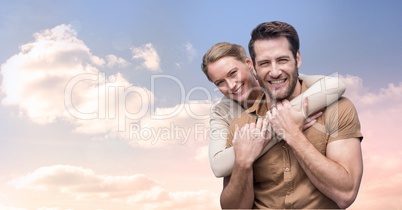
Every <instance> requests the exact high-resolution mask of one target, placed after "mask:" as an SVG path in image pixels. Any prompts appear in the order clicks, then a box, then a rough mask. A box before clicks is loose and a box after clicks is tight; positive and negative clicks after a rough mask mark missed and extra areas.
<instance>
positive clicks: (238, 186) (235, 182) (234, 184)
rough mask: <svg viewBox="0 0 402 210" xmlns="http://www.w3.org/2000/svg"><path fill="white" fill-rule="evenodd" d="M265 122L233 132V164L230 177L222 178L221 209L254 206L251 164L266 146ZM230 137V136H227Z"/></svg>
mask: <svg viewBox="0 0 402 210" xmlns="http://www.w3.org/2000/svg"><path fill="white" fill-rule="evenodd" d="M267 124H268V122H267V120H266V119H261V118H260V119H258V120H257V123H250V124H246V125H244V126H243V127H242V128H241V129H240V130H239V129H238V128H236V129H235V131H234V138H233V148H234V151H235V164H234V168H233V172H232V175H231V176H227V177H225V178H224V184H223V191H222V194H221V198H220V201H221V207H222V208H223V209H231V208H236V209H239V208H240V209H250V208H252V207H253V204H254V182H253V163H254V161H255V160H256V159H257V158H258V156H259V155H260V153H261V151H262V149H263V148H264V147H265V146H266V145H267V143H268V142H269V140H268V139H270V134H269V132H267ZM229 137H230V135H229Z"/></svg>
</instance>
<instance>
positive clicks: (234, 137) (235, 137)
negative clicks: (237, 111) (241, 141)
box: [233, 124, 239, 144]
mask: <svg viewBox="0 0 402 210" xmlns="http://www.w3.org/2000/svg"><path fill="white" fill-rule="evenodd" d="M238 135H239V126H238V125H237V124H236V125H235V132H234V135H233V144H234V143H235V142H236V139H237V137H238Z"/></svg>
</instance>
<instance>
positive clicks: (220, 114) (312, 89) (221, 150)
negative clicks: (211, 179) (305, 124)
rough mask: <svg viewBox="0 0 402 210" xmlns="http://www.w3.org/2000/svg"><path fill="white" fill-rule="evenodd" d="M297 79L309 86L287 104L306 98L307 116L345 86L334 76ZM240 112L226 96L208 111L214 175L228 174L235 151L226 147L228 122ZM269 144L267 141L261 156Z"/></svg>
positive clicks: (231, 167) (230, 170)
mask: <svg viewBox="0 0 402 210" xmlns="http://www.w3.org/2000/svg"><path fill="white" fill-rule="evenodd" d="M300 78H302V79H303V81H304V82H306V85H307V86H308V87H309V88H308V89H307V90H306V91H305V92H304V93H303V94H301V95H299V96H298V97H296V98H294V99H293V100H292V101H291V102H290V103H291V104H292V105H293V106H294V107H296V106H301V102H302V98H305V97H308V103H309V104H308V110H307V115H311V114H313V113H316V112H317V111H319V110H321V109H323V108H325V107H327V106H329V105H330V104H332V103H333V102H335V101H336V100H338V98H339V97H341V96H342V95H343V93H344V92H345V89H346V86H345V84H344V83H343V82H342V81H341V80H339V78H338V77H324V76H307V75H301V76H300ZM243 112H244V109H243V108H242V107H241V106H240V105H239V104H237V103H235V102H234V101H232V100H230V99H228V98H222V100H221V101H220V102H219V103H218V104H216V105H214V106H213V108H212V110H211V119H210V141H209V160H210V165H211V169H212V171H213V173H214V174H215V176H216V177H225V176H228V175H230V174H231V173H232V170H233V166H234V162H235V153H234V150H233V147H230V148H226V140H227V135H228V132H229V125H230V123H231V122H232V121H233V120H234V119H235V118H237V117H239V116H240V114H241V113H243ZM273 145H274V144H268V145H267V147H266V148H264V149H263V152H262V153H261V155H262V154H264V153H265V152H267V151H268V150H269V149H270V148H271V147H272V146H273Z"/></svg>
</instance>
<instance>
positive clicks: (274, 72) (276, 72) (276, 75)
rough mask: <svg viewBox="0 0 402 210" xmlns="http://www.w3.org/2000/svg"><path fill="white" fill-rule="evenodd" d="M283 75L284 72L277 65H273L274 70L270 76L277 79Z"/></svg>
mask: <svg viewBox="0 0 402 210" xmlns="http://www.w3.org/2000/svg"><path fill="white" fill-rule="evenodd" d="M281 74H282V70H281V69H280V68H279V66H277V65H276V64H272V69H271V71H270V72H269V76H271V77H272V78H277V77H279V76H280V75H281Z"/></svg>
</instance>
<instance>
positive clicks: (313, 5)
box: [0, 0, 402, 209]
mask: <svg viewBox="0 0 402 210" xmlns="http://www.w3.org/2000/svg"><path fill="white" fill-rule="evenodd" d="M401 8H402V3H401V2H400V1H396V0H395V1H392V0H389V1H346V0H336V1H335V0H323V1H313V0H306V1H264V0H259V1H229V0H225V1H212V0H211V1H209V0H208V1H195V0H189V1H184V0H182V1H179V0H175V1H162V0H160V1H156V0H147V1H138V0H136V1H92V0H88V1H78V0H72V1H50V0H36V1H18V0H14V1H2V6H1V7H0V31H1V33H0V40H1V41H0V44H1V45H0V46H1V47H2V49H1V51H0V63H1V71H0V72H1V74H0V87H1V88H0V101H1V103H0V133H1V134H0V143H1V145H2V146H1V147H0V165H1V166H2V169H0V174H1V175H0V209H1V208H2V207H4V208H5V207H7V208H9V209H40V208H42V209H51V208H58V209H68V208H71V209H116V208H113V206H118V207H119V209H132V208H134V207H135V208H142V209H158V208H159V209H160V208H164V209H166V208H172V209H179V208H183V209H189V208H190V209H197V208H199V209H203V207H210V208H217V209H218V208H219V206H218V201H219V199H218V198H219V193H220V190H221V180H220V179H217V178H215V177H214V176H213V174H212V173H211V171H210V169H209V163H208V159H207V148H208V137H205V138H197V136H194V135H193V136H192V137H190V138H184V137H183V136H180V135H185V134H184V133H182V134H180V135H179V136H173V134H176V133H175V132H174V131H177V129H176V130H175V128H176V127H174V126H178V128H183V129H184V128H185V129H187V131H191V132H192V133H191V134H194V132H195V129H196V127H197V126H198V125H204V126H206V127H205V128H207V125H208V119H207V118H202V119H195V118H196V117H194V115H191V113H193V114H194V113H202V114H201V115H203V116H207V114H205V113H208V111H209V106H210V103H211V100H216V99H217V98H219V97H220V96H221V95H220V94H219V93H218V92H217V91H216V89H215V87H214V86H213V84H212V83H210V82H209V81H208V80H207V79H206V77H205V76H204V74H203V73H202V72H201V69H200V63H201V58H202V56H203V54H204V53H205V52H206V51H207V50H208V48H209V47H211V46H212V45H213V44H215V43H217V42H221V41H228V42H232V43H237V44H241V45H243V46H245V47H247V43H248V40H249V35H250V32H251V30H252V29H253V28H254V27H255V26H257V25H258V24H259V23H261V22H264V21H272V20H280V21H285V22H288V23H290V24H292V25H293V26H294V27H295V28H296V29H297V30H298V32H299V36H300V39H301V55H302V58H303V65H302V68H301V69H300V72H301V73H305V74H324V75H329V74H332V73H334V72H338V73H339V74H340V75H342V76H343V77H344V78H345V80H346V83H347V85H348V89H347V94H348V97H350V98H351V99H352V101H354V102H355V104H356V106H357V108H358V110H359V114H360V113H361V115H360V116H361V121H362V126H363V132H364V134H365V140H364V142H363V143H364V144H363V146H364V147H363V149H364V154H366V157H365V163H367V170H366V172H365V179H364V180H363V181H364V183H363V185H362V189H361V193H360V195H361V196H360V197H358V200H357V201H356V204H354V206H355V207H354V208H355V209H361V208H365V209H368V207H370V208H372V209H375V208H376V207H380V206H376V205H377V203H384V202H386V203H389V206H387V207H388V208H389V209H396V208H397V206H398V205H399V208H400V205H401V204H402V203H401V202H400V200H402V197H401V196H402V194H400V192H399V193H394V194H393V195H392V196H388V195H387V196H383V198H382V200H377V201H376V200H374V199H373V198H375V192H373V191H376V192H387V191H388V192H397V190H398V189H396V188H392V186H400V184H402V179H400V177H401V174H402V172H401V171H400V169H398V170H396V169H395V168H401V166H402V160H401V158H400V157H402V155H401V154H402V153H401V150H400V149H399V148H400V145H401V144H400V143H399V142H397V140H399V139H401V137H402V136H401V134H398V133H396V132H395V130H397V129H398V128H397V125H400V123H401V119H400V118H401V116H402V112H401V110H400V107H401V104H402V101H401V99H402V79H401V78H402V71H401V70H402V39H401V37H402V13H401V12H400V10H401ZM46 44H47V45H46ZM69 59H70V60H69ZM147 62H148V63H147ZM88 72H92V73H94V74H95V75H98V77H96V79H97V80H98V81H99V82H101V81H103V80H105V81H107V82H106V83H107V84H106V83H105V86H103V88H105V90H107V91H109V92H107V93H106V96H105V97H109V98H107V99H106V100H105V104H106V103H107V108H106V111H107V113H106V114H105V115H106V119H105V118H102V117H100V115H101V112H100V109H101V106H100V105H99V104H101V103H100V102H103V101H101V99H100V98H99V97H100V96H101V92H98V90H99V89H97V88H96V84H95V86H94V84H93V83H90V80H89V81H88V80H87V81H86V82H82V83H80V84H79V85H78V86H74V88H75V89H74V91H75V92H73V94H72V96H71V99H72V103H73V105H76V106H77V107H76V108H77V109H81V111H82V110H86V111H83V112H84V113H88V112H91V111H94V112H96V113H98V117H97V118H96V119H91V120H85V119H82V118H80V117H77V116H73V114H71V112H68V111H71V110H68V108H66V106H65V96H66V94H67V91H66V89H67V87H68V85H69V84H70V83H69V81H71V79H72V78H74V76H79V75H83V74H84V73H88ZM102 76H104V77H105V78H106V79H105V78H102ZM155 76H161V77H159V79H155ZM152 82H154V83H152ZM81 85H82V86H81ZM85 85H88V86H85ZM99 87H100V86H99ZM99 87H98V88H99ZM118 87H125V88H126V90H132V89H129V88H130V87H134V88H137V89H135V91H133V92H135V93H144V94H149V95H150V101H144V97H142V96H141V95H140V97H139V96H138V95H135V94H133V95H130V96H127V97H126V98H124V100H122V101H118V102H120V103H117V102H116V101H111V99H116V100H117V98H118V97H117V96H116V95H113V93H116V92H114V91H117V90H118ZM140 88H141V90H140ZM180 91H184V95H183V94H181V93H180ZM184 96H185V97H187V99H188V100H185V101H183V100H182V99H183V97H184ZM209 96H210V97H211V98H208V97H209ZM138 97H139V98H138ZM151 99H152V100H151ZM200 101H203V102H202V103H200ZM205 101H207V102H205ZM115 102H116V103H115ZM122 103H124V104H122ZM191 103H193V105H190V104H191ZM94 104H96V105H94ZM144 104H145V107H147V105H150V106H152V107H153V108H154V110H151V109H150V108H151V107H149V109H148V110H147V111H146V115H144V116H143V117H142V118H141V119H124V120H126V121H124V122H123V121H119V120H120V118H119V116H122V115H118V116H117V118H116V117H114V118H113V116H112V115H113V114H116V113H119V111H120V110H121V109H123V108H124V109H128V110H129V112H130V109H131V113H135V112H136V111H138V112H139V111H140V110H141V105H144ZM138 106H140V107H138ZM181 106H183V107H185V108H183V107H182V111H181V112H179V113H177V114H176V115H175V116H174V117H172V118H169V119H166V118H165V119H162V120H158V119H152V118H150V117H149V116H148V115H152V113H151V111H155V113H156V114H166V113H172V112H174V110H175V109H177V107H181ZM94 107H95V108H94ZM189 107H192V108H189ZM88 110H89V111H88ZM189 110H193V111H189ZM374 110H375V112H374ZM66 111H67V112H66ZM125 111H127V110H125ZM373 113H378V116H380V117H378V116H375V115H373ZM123 114H129V113H127V112H123ZM129 123H131V124H136V125H141V128H143V130H141V131H142V132H145V131H147V130H146V129H145V128H148V129H150V128H153V129H155V130H157V131H161V132H164V131H167V132H169V133H168V134H169V135H172V136H169V138H167V139H165V140H160V139H158V138H154V136H147V138H143V139H132V138H133V136H127V135H129V133H128V130H127V128H126V130H124V131H120V130H119V131H116V130H117V129H118V128H120V127H119V126H121V125H122V124H124V125H125V126H127V125H129ZM131 124H130V125H131ZM172 126H173V127H172ZM131 129H133V128H132V127H131ZM144 129H145V130H144ZM378 130H380V131H381V132H378ZM142 134H144V133H142ZM148 137H149V138H148ZM379 139H381V140H382V141H381V142H385V143H378V142H379ZM395 139H396V140H395ZM152 142H154V143H152ZM386 145H399V147H398V146H396V147H389V146H386ZM381 160H390V161H387V164H385V165H384V164H383V163H384V162H381ZM378 167H385V168H383V169H384V171H385V172H383V173H382V174H375V169H376V168H378ZM88 170H90V172H88ZM71 171H73V172H74V173H72V172H71ZM91 171H92V172H91ZM70 172H71V173H70ZM52 174H53V175H52ZM53 176H55V177H53ZM72 177H75V178H74V179H73V180H78V181H76V182H74V181H71V180H72ZM110 177H113V180H114V181H110V180H109V179H110ZM122 177H123V178H122ZM142 179H146V180H148V181H149V185H146V186H145V185H140V184H138V183H137V182H136V180H142ZM384 179H387V180H388V179H389V180H396V181H394V182H395V183H394V184H393V185H392V186H389V187H382V188H381V187H378V186H382V185H379V184H378V183H377V180H384ZM79 180H93V182H94V183H95V187H96V183H97V181H99V180H104V181H105V180H106V181H105V182H107V183H112V184H111V185H113V187H114V188H113V187H111V189H120V188H124V187H121V186H122V184H121V183H127V182H128V183H131V184H132V185H133V186H132V187H131V188H129V189H125V188H124V189H123V191H124V190H126V191H124V193H128V194H129V196H127V197H123V198H120V197H119V198H117V197H118V196H116V195H115V194H113V193H114V191H113V190H110V191H107V190H104V191H103V190H99V189H98V190H99V192H98V191H97V190H94V192H97V193H103V194H102V195H103V196H106V197H102V196H100V194H96V193H92V194H91V193H90V192H88V191H85V190H77V188H75V187H76V186H81V185H83V186H84V187H87V188H90V187H94V186H85V184H82V183H81V182H79ZM107 180H109V181H107ZM127 180H129V181H127ZM133 180H134V181H133ZM100 182H101V181H100ZM66 183H67V184H66ZM69 183H70V185H69ZM83 183H85V181H83ZM141 183H142V182H141ZM147 183H148V182H147ZM102 186H103V185H102ZM119 186H120V187H119ZM130 186H131V185H130ZM150 186H152V187H150ZM40 187H42V188H40ZM39 188H40V189H42V191H40V190H39V191H38V189H39ZM43 189H45V190H43ZM139 189H141V190H142V191H141V190H139ZM130 190H131V191H133V192H131V191H130ZM123 191H122V192H123ZM66 192H67V193H66ZM130 193H131V194H130ZM142 193H143V194H142ZM36 195H41V197H42V199H37V197H35V196H36ZM161 195H164V196H165V197H164V196H161ZM184 197H185V198H186V199H181V198H184ZM199 197H201V198H203V199H205V200H202V199H201V201H200V199H198V200H197V199H196V198H199ZM78 198H80V199H78ZM109 198H113V199H115V200H114V201H113V202H114V203H113V202H111V201H109V200H108V199H109ZM359 198H360V199H359ZM57 199H60V200H57ZM364 199H371V200H372V202H371V203H364V202H363V201H364ZM48 200H54V202H49V201H48ZM398 200H399V201H398ZM380 201H381V202H380ZM151 203H157V204H158V205H157V204H155V205H151ZM369 204H370V205H371V206H370V205H369ZM352 207H353V206H352Z"/></svg>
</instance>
